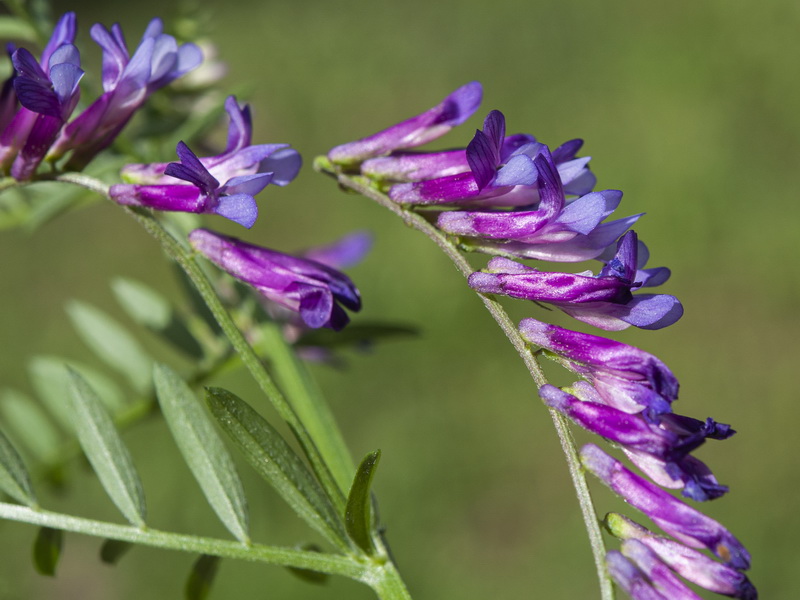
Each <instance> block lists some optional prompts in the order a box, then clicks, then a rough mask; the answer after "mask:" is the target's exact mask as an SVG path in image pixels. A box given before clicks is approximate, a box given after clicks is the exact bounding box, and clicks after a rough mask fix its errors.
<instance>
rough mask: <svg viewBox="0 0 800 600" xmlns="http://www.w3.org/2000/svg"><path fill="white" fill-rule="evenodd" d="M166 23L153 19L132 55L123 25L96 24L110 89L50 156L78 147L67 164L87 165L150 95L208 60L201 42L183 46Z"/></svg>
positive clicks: (73, 166) (72, 166)
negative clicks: (168, 29) (108, 26)
mask: <svg viewBox="0 0 800 600" xmlns="http://www.w3.org/2000/svg"><path fill="white" fill-rule="evenodd" d="M163 28H164V26H163V23H162V22H161V19H153V20H152V21H150V23H149V25H148V26H147V29H146V30H145V32H144V35H143V36H142V40H141V42H140V43H139V46H138V47H137V48H136V51H135V52H134V53H133V56H131V55H130V54H129V53H128V47H127V44H126V42H125V37H124V35H123V33H122V28H121V27H120V26H119V24H114V25H113V26H112V27H111V30H108V29H106V28H105V27H103V26H102V25H100V24H96V25H94V26H93V27H92V29H91V30H90V34H91V36H92V39H93V40H94V41H95V42H97V43H98V44H99V45H100V47H101V48H102V49H103V90H104V93H103V94H102V95H101V96H100V97H99V98H98V99H97V100H95V101H94V102H93V103H92V104H91V105H90V106H89V107H88V108H87V109H86V110H84V111H83V112H82V113H81V114H80V115H78V116H77V117H76V118H75V119H73V120H72V121H71V122H70V123H69V124H68V125H67V126H66V127H65V128H64V129H63V130H62V132H61V135H60V136H59V138H58V140H57V141H56V143H55V144H54V146H53V148H52V149H51V150H50V152H49V153H48V156H47V158H48V160H56V159H58V158H60V157H61V156H63V155H64V154H65V153H66V152H68V151H70V150H72V151H73V152H72V155H71V156H70V159H69V161H68V163H67V167H68V168H70V169H81V168H83V167H84V166H85V165H86V164H87V163H88V162H89V161H90V160H92V159H93V158H94V157H95V155H96V154H97V153H98V152H100V151H101V150H103V149H104V148H106V147H107V146H109V145H110V144H111V142H113V141H114V139H115V138H116V137H117V135H119V133H120V131H122V129H123V127H125V125H126V124H127V123H128V121H129V120H130V118H131V117H132V116H133V115H134V113H135V112H136V111H137V110H138V109H139V108H140V107H141V106H142V104H144V102H145V100H147V98H148V96H150V94H152V93H153V92H155V91H156V90H158V89H160V88H162V87H164V86H165V85H167V84H169V83H170V82H171V81H173V80H174V79H177V78H178V77H180V76H181V75H184V74H185V73H188V72H189V71H191V70H192V69H194V68H195V67H197V66H198V65H199V64H200V63H201V62H202V60H203V55H202V53H201V52H200V49H199V48H198V47H197V46H196V45H194V44H191V43H188V44H183V45H181V46H178V43H177V42H176V41H175V38H174V37H172V36H170V35H166V34H164V33H163Z"/></svg>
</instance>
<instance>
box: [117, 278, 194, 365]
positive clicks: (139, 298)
mask: <svg viewBox="0 0 800 600" xmlns="http://www.w3.org/2000/svg"><path fill="white" fill-rule="evenodd" d="M111 287H112V289H113V290H114V295H115V296H116V297H117V301H118V302H119V303H120V304H121V305H122V308H124V309H125V312H127V313H128V314H129V315H130V316H131V318H132V319H133V320H134V321H136V322H137V323H140V324H141V325H144V326H145V327H147V328H148V329H151V330H152V331H155V332H156V333H158V334H159V335H161V336H162V337H163V338H165V339H166V340H167V341H168V342H169V343H170V344H172V345H174V346H175V347H176V348H178V349H179V350H181V351H183V352H185V353H186V354H188V355H189V356H191V357H193V358H198V359H199V358H203V356H204V352H203V348H202V346H201V345H200V344H199V343H198V341H197V340H196V339H195V338H194V336H193V335H192V334H191V332H190V331H189V327H188V326H187V325H186V323H185V322H184V321H183V320H182V319H181V318H180V317H178V315H176V314H175V311H174V310H173V308H172V305H171V304H170V302H169V301H168V300H167V299H166V298H165V297H164V296H162V295H161V294H160V293H158V292H157V291H155V290H154V289H153V288H151V287H149V286H147V285H145V284H143V283H141V282H140V281H135V280H133V279H126V278H124V277H117V278H116V279H114V280H113V281H112V282H111Z"/></svg>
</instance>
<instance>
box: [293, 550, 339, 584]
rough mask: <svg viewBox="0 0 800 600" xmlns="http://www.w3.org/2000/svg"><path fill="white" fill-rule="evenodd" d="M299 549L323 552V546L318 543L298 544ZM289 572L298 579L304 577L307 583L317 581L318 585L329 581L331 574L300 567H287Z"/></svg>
mask: <svg viewBox="0 0 800 600" xmlns="http://www.w3.org/2000/svg"><path fill="white" fill-rule="evenodd" d="M297 549H298V550H306V551H307V552H322V548H320V547H319V546H317V545H316V544H303V545H302V546H297ZM286 568H287V569H288V570H289V572H290V573H291V574H292V575H294V576H295V577H297V578H298V579H302V580H303V581H305V582H307V583H315V584H317V585H320V584H323V583H327V581H328V579H329V578H330V576H329V575H328V574H327V573H320V572H319V571H312V570H311V569H299V568H297V567H286Z"/></svg>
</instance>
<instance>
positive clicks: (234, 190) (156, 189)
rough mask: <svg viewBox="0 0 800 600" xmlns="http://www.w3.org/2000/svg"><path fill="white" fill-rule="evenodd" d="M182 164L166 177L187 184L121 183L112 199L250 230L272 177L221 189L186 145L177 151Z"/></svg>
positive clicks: (172, 166) (240, 181)
mask: <svg viewBox="0 0 800 600" xmlns="http://www.w3.org/2000/svg"><path fill="white" fill-rule="evenodd" d="M176 152H177V153H178V157H179V158H180V159H181V162H180V163H170V164H168V165H167V167H166V169H165V170H164V174H165V175H167V176H170V177H174V178H176V179H181V180H183V181H186V182H188V183H189V184H190V185H185V184H174V185H170V184H162V185H138V184H127V183H120V184H117V185H112V186H111V189H110V190H109V195H110V196H111V199H112V200H114V201H115V202H118V203H119V204H125V205H128V206H146V207H147V208H154V209H156V210H166V211H178V212H189V213H214V214H218V215H220V216H222V217H225V218H226V219H230V220H231V221H234V222H235V223H239V224H240V225H243V226H244V227H247V228H250V227H252V226H253V224H254V223H255V222H256V218H257V217H258V205H257V204H256V201H255V198H253V196H255V195H256V194H258V192H260V191H261V190H263V189H264V188H265V187H266V186H267V185H268V184H269V183H270V181H271V180H272V173H257V174H254V175H243V176H240V177H234V178H232V179H229V180H228V181H227V182H225V184H224V185H220V183H219V181H217V180H216V179H215V178H214V177H213V176H212V175H211V173H209V172H208V169H206V168H205V167H204V166H203V164H202V163H201V162H200V160H199V159H198V158H197V156H195V154H194V152H192V151H191V150H189V147H188V146H187V145H186V144H184V143H183V142H178V147H177V148H176Z"/></svg>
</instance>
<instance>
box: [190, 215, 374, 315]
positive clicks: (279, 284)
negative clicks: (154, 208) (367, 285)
mask: <svg viewBox="0 0 800 600" xmlns="http://www.w3.org/2000/svg"><path fill="white" fill-rule="evenodd" d="M189 242H190V243H191V245H192V247H193V248H194V249H195V250H197V251H198V252H200V253H201V254H203V255H204V256H205V257H206V258H208V259H209V260H210V261H211V262H213V263H215V264H216V265H217V266H219V267H220V268H222V269H223V270H225V271H227V272H228V273H230V274H231V275H233V276H234V277H236V278H237V279H240V280H241V281H244V282H245V283H248V284H250V285H252V286H253V287H254V288H255V289H256V290H257V291H258V292H259V293H260V294H262V295H263V296H264V297H265V298H267V299H268V300H271V301H273V302H277V303H278V304H281V305H282V306H285V307H286V308H288V309H290V310H292V311H294V312H297V313H299V314H300V317H301V318H302V319H303V322H304V323H305V324H306V325H307V326H308V327H313V328H317V327H329V328H331V329H334V330H339V329H341V328H342V327H344V326H345V325H346V324H347V323H348V321H349V318H348V317H347V314H346V313H345V312H344V309H343V308H342V306H344V307H345V308H349V309H350V310H353V311H358V310H360V308H361V297H360V295H359V293H358V289H356V287H355V285H353V282H352V281H350V279H349V278H348V277H347V276H346V275H344V274H343V273H340V272H339V271H337V270H335V269H332V268H330V267H327V266H325V265H323V264H322V263H318V262H315V261H312V260H308V259H304V258H298V257H296V256H290V255H288V254H283V253H281V252H277V251H275V250H270V249H268V248H262V247H260V246H254V245H252V244H248V243H246V242H243V241H241V240H237V239H236V238H231V237H227V236H224V235H221V234H218V233H214V232H212V231H208V230H207V229H195V230H194V231H192V232H191V233H190V234H189ZM340 304H341V305H342V306H340Z"/></svg>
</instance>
